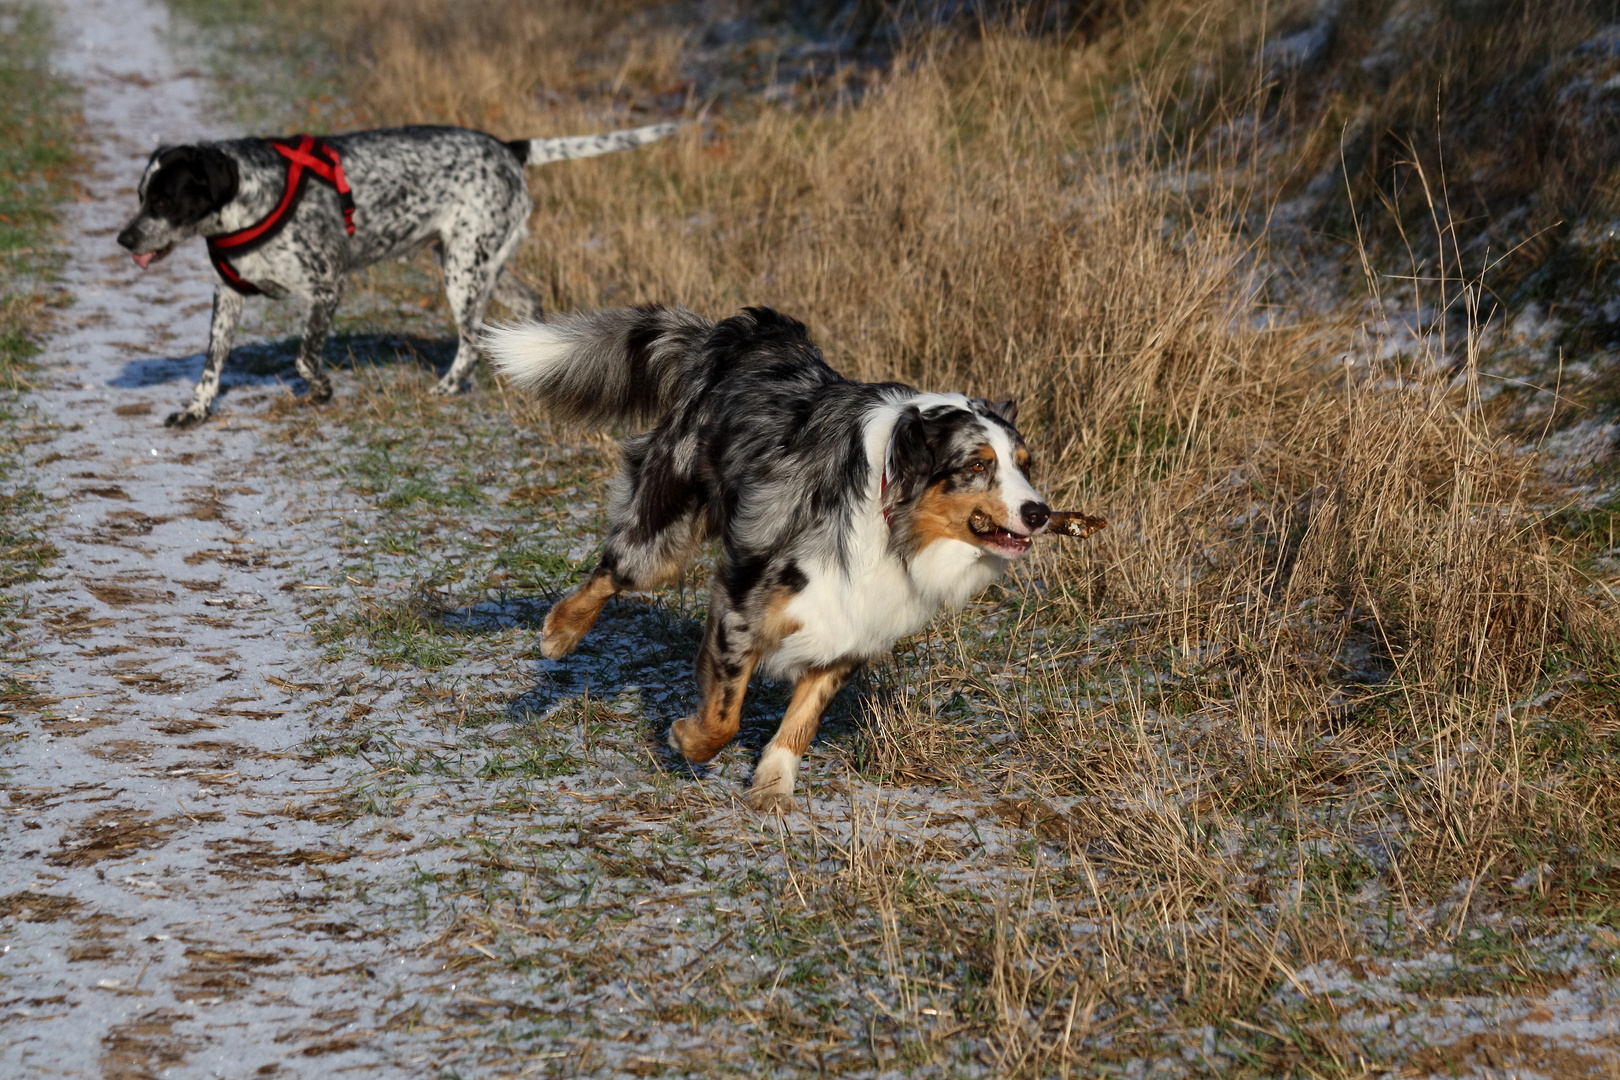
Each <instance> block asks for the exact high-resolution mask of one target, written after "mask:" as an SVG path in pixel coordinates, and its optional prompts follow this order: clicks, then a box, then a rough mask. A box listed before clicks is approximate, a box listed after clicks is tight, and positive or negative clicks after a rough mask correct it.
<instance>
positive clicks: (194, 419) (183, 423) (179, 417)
mask: <svg viewBox="0 0 1620 1080" xmlns="http://www.w3.org/2000/svg"><path fill="white" fill-rule="evenodd" d="M206 419H208V411H207V410H206V409H205V410H203V411H201V412H198V411H197V410H196V409H181V410H180V411H179V412H172V413H170V414H169V417H168V419H166V420H164V421H163V426H164V427H172V428H190V427H196V426H197V425H198V424H200V423H202V422H203V421H204V420H206Z"/></svg>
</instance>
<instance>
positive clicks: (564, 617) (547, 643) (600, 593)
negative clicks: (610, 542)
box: [540, 566, 619, 660]
mask: <svg viewBox="0 0 1620 1080" xmlns="http://www.w3.org/2000/svg"><path fill="white" fill-rule="evenodd" d="M618 591H619V587H618V586H617V585H615V584H614V583H613V571H611V570H605V569H603V568H602V567H600V566H599V567H597V568H596V571H595V572H594V573H592V574H591V576H590V577H588V578H586V579H585V584H583V585H581V586H580V587H579V588H577V589H575V590H574V591H573V592H571V593H569V594H568V595H567V596H565V597H563V598H562V599H561V600H559V601H557V603H555V604H553V605H552V607H551V610H550V611H548V612H546V622H545V626H544V627H543V628H542V630H541V634H540V655H541V656H544V657H545V658H546V659H547V660H556V659H558V658H559V657H563V656H567V655H568V654H569V653H571V652H573V651H574V646H575V645H578V644H579V642H580V639H581V638H583V637H584V636H585V635H586V634H588V633H590V630H591V627H593V626H595V625H596V617H597V616H598V615H600V614H602V608H603V607H605V606H606V605H607V602H608V601H609V600H611V599H612V598H613V597H614V595H615V594H617V593H618Z"/></svg>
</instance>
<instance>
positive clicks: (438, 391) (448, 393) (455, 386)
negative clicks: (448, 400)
mask: <svg viewBox="0 0 1620 1080" xmlns="http://www.w3.org/2000/svg"><path fill="white" fill-rule="evenodd" d="M461 390H462V382H461V380H460V379H452V378H451V377H450V376H448V375H446V376H445V377H444V378H442V379H440V380H439V381H438V382H436V383H434V384H433V389H432V390H429V391H428V393H430V394H432V395H433V396H434V397H455V396H456V395H457V394H459V393H461Z"/></svg>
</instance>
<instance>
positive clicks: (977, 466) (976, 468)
mask: <svg viewBox="0 0 1620 1080" xmlns="http://www.w3.org/2000/svg"><path fill="white" fill-rule="evenodd" d="M968 472H976V473H982V472H984V462H982V461H975V462H974V463H973V464H971V465H969V466H968Z"/></svg>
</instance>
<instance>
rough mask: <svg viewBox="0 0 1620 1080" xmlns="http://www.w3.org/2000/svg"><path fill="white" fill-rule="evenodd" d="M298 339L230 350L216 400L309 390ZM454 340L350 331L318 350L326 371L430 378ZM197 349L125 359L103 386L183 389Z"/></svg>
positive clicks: (199, 366) (190, 381) (189, 383)
mask: <svg viewBox="0 0 1620 1080" xmlns="http://www.w3.org/2000/svg"><path fill="white" fill-rule="evenodd" d="M300 340H301V339H300V338H298V337H296V336H295V337H285V338H278V339H276V340H271V341H250V342H244V343H243V344H240V345H237V346H235V347H233V348H232V349H231V355H230V356H229V357H228V358H227V359H226V361H225V369H224V370H223V371H222V372H221V373H220V380H219V393H220V398H222V399H223V398H224V397H226V396H227V395H228V394H229V393H230V392H231V391H232V390H233V389H241V388H244V387H260V386H276V385H282V386H286V387H287V388H288V389H289V390H290V391H291V392H292V393H293V394H295V395H303V394H307V393H309V387H308V386H307V385H305V383H304V380H303V379H302V378H300V377H299V375H298V364H297V358H298V346H299V342H300ZM455 354H456V339H455V338H426V337H414V336H406V335H401V334H350V335H341V336H335V337H332V338H329V339H328V340H327V342H326V347H325V349H324V350H323V351H322V353H321V358H322V361H323V362H324V364H325V366H326V368H327V369H328V370H331V371H346V372H352V371H354V370H355V369H356V368H360V367H385V368H386V367H395V366H406V367H421V368H423V369H430V370H432V371H433V373H434V375H435V377H437V376H438V375H441V374H443V373H444V372H446V371H449V370H450V363H451V361H452V360H454V359H455ZM204 360H205V356H204V354H202V353H200V352H199V353H192V354H191V355H189V356H172V357H139V358H137V359H133V360H130V361H128V362H127V363H125V364H124V365H123V367H122V368H120V369H119V372H118V374H117V375H114V376H113V377H112V378H111V379H108V380H107V385H108V386H111V387H115V388H117V389H120V390H140V389H145V388H147V387H152V386H162V385H166V384H170V383H174V384H180V385H181V386H183V387H184V388H185V389H186V390H188V391H189V390H190V388H191V387H193V386H195V385H196V383H197V380H198V379H200V378H202V371H203V362H204Z"/></svg>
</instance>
